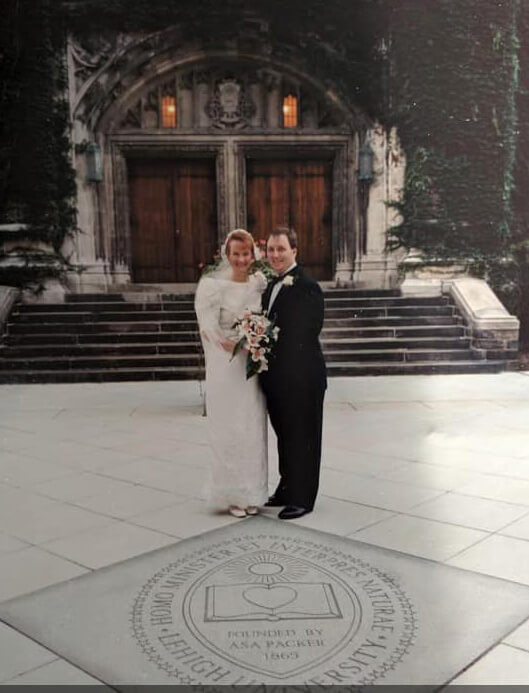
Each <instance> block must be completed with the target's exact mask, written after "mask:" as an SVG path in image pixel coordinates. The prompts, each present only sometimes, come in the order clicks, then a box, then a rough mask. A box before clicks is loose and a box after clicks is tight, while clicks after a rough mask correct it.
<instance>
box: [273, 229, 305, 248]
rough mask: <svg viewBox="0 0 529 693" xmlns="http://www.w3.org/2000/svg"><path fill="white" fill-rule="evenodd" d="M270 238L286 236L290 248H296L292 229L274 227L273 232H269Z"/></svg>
mask: <svg viewBox="0 0 529 693" xmlns="http://www.w3.org/2000/svg"><path fill="white" fill-rule="evenodd" d="M271 236H286V237H287V238H288V242H289V243H290V247H291V248H297V247H298V237H297V234H296V232H295V231H294V229H291V228H290V227H289V226H276V227H275V229H274V230H273V231H270V233H269V234H268V238H270V237H271Z"/></svg>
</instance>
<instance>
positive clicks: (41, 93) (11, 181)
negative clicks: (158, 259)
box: [0, 0, 76, 289]
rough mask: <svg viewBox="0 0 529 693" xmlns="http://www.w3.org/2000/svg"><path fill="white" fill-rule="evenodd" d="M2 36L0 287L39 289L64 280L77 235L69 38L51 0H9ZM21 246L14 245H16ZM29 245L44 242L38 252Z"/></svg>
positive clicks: (0, 42) (0, 31)
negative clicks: (70, 239) (66, 248)
mask: <svg viewBox="0 0 529 693" xmlns="http://www.w3.org/2000/svg"><path fill="white" fill-rule="evenodd" d="M3 9H4V10H6V11H5V13H4V17H3V19H4V20H5V21H3V22H2V25H1V27H2V28H1V29H0V60H1V66H0V69H1V74H2V81H1V85H0V86H1V89H0V111H1V112H2V119H1V120H2V125H1V129H0V154H1V156H0V161H1V163H0V200H1V205H0V224H19V225H20V227H19V229H18V230H17V231H16V232H15V233H14V232H13V231H9V230H0V243H1V244H2V245H1V246H0V284H2V283H5V284H9V285H16V286H28V285H29V286H32V287H33V288H35V289H39V288H41V287H42V283H43V281H44V280H45V279H46V278H47V277H50V276H53V277H59V278H60V277H61V276H63V274H64V270H65V269H66V268H67V267H68V260H67V259H66V258H64V257H63V256H62V254H61V252H60V251H61V247H62V246H63V243H64V240H65V238H66V236H67V235H68V234H69V233H71V232H72V231H73V230H74V228H75V218H76V210H75V192H76V187H75V176H74V171H73V168H72V166H71V162H70V142H69V136H68V123H69V114H68V103H67V100H66V98H65V93H66V87H67V84H66V71H65V65H64V60H65V32H64V27H63V25H62V24H61V22H60V21H56V18H55V10H54V3H53V2H51V0H35V1H31V0H18V2H15V1H12V0H7V2H6V3H5V7H4V8H3ZM14 241H16V245H15V244H14ZM25 241H33V242H35V241H36V242H40V246H41V248H40V250H39V251H38V252H35V250H34V248H33V249H32V248H31V247H30V245H28V244H27V243H25Z"/></svg>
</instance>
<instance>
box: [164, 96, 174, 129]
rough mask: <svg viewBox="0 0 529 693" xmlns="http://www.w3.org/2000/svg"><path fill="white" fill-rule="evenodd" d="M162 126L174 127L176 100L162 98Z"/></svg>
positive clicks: (171, 97) (168, 97) (172, 97)
mask: <svg viewBox="0 0 529 693" xmlns="http://www.w3.org/2000/svg"><path fill="white" fill-rule="evenodd" d="M162 124H163V127H164V128H175V127H176V99H175V98H174V96H164V97H163V99H162Z"/></svg>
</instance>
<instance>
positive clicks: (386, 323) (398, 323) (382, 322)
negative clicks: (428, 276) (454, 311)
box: [324, 315, 463, 327]
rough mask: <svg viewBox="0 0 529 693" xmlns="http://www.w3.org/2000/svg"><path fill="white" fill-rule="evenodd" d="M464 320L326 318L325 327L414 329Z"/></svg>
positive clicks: (446, 317) (432, 317) (433, 317)
mask: <svg viewBox="0 0 529 693" xmlns="http://www.w3.org/2000/svg"><path fill="white" fill-rule="evenodd" d="M462 322H463V320H462V318H461V317H459V316H457V315H420V316H417V317H409V316H406V317H404V316H393V317H371V318H326V319H325V323H324V325H325V327H405V326H407V327H413V326H417V325H424V326H427V325H437V326H441V325H458V324H462Z"/></svg>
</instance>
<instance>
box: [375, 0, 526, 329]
mask: <svg viewBox="0 0 529 693" xmlns="http://www.w3.org/2000/svg"><path fill="white" fill-rule="evenodd" d="M526 23H527V10H526V9H525V8H524V7H523V3H521V2H520V0H465V2H460V1H458V0H435V1H433V0H420V1H419V0H401V2H399V3H398V6H396V7H395V8H394V9H393V12H392V14H391V35H392V56H391V57H392V82H391V101H392V104H393V110H392V112H391V114H389V118H390V120H391V121H392V122H394V123H395V124H396V125H397V128H398V132H399V136H400V138H401V142H402V145H403V148H404V150H405V152H406V155H407V169H406V177H405V186H404V191H403V197H402V200H401V201H399V202H397V203H393V205H392V206H394V207H395V208H396V209H397V210H398V211H399V212H400V214H401V221H400V223H398V224H397V225H396V226H394V227H393V228H392V229H391V231H390V234H389V238H388V247H389V248H390V249H395V248H399V247H400V248H406V249H410V248H416V249H418V250H420V251H422V253H423V256H424V260H425V262H426V263H428V262H440V263H445V264H452V263H462V264H464V265H466V266H467V268H468V269H469V271H470V272H471V273H474V274H475V275H477V276H483V277H485V278H486V279H487V280H488V281H489V282H490V283H491V284H492V286H493V288H494V289H495V290H496V292H497V293H498V294H499V296H500V298H501V299H502V300H503V301H504V303H505V304H506V305H507V307H508V308H509V309H510V310H511V311H514V312H516V313H517V314H518V316H519V317H521V318H522V326H523V336H524V337H525V338H526V339H527V338H529V313H527V308H526V305H527V299H528V298H529V291H528V290H527V288H528V284H527V280H524V276H527V271H528V266H529V265H528V259H527V252H526V247H527V237H528V236H527V221H528V220H527V219H524V218H523V217H524V215H525V216H526V215H527V212H526V211H524V208H525V206H526V203H525V201H524V198H525V195H524V194H523V193H522V190H523V188H524V187H525V186H526V185H527V181H524V180H523V175H524V172H525V171H526V170H527V166H525V169H524V164H523V163H522V160H521V157H523V156H524V151H525V152H527V149H526V146H527V135H525V143H524V142H523V141H522V140H520V135H521V132H522V130H523V128H522V127H521V122H520V118H521V117H522V118H525V119H526V116H525V115H522V113H521V109H522V108H523V107H524V106H525V108H527V103H526V99H525V100H524V97H523V96H522V90H521V80H527V76H526V74H525V72H526V70H527V68H528V67H529V63H528V62H527V61H523V60H521V52H522V50H523V51H525V53H527V46H526V43H527V36H529V34H528V33H527V28H526ZM525 122H527V120H525ZM524 144H525V147H524ZM525 156H526V155H525ZM525 175H526V174H525ZM526 189H527V188H526Z"/></svg>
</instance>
